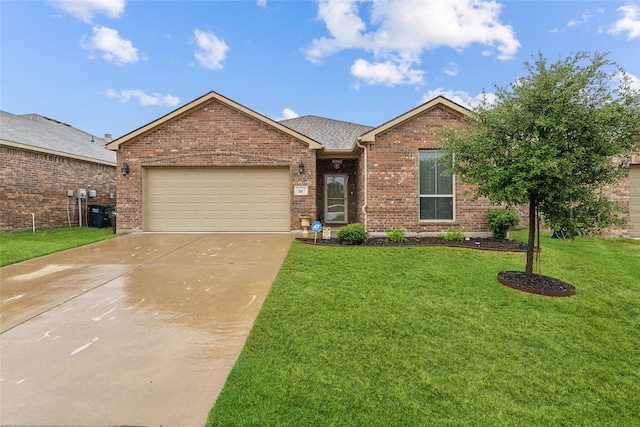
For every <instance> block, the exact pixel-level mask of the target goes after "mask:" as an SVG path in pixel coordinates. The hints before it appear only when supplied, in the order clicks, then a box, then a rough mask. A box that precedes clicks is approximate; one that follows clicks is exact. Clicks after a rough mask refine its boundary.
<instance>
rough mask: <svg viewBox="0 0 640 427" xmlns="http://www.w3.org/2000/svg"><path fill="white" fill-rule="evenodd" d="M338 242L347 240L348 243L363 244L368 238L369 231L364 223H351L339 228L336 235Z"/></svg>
mask: <svg viewBox="0 0 640 427" xmlns="http://www.w3.org/2000/svg"><path fill="white" fill-rule="evenodd" d="M336 237H337V238H338V242H347V244H348V245H361V244H363V243H364V242H365V241H366V240H367V237H368V236H367V232H366V231H365V229H364V225H362V224H359V223H355V224H349V225H345V226H344V227H342V228H341V229H340V230H338V234H337V236H336Z"/></svg>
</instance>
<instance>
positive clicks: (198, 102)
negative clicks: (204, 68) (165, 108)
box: [107, 91, 322, 150]
mask: <svg viewBox="0 0 640 427" xmlns="http://www.w3.org/2000/svg"><path fill="white" fill-rule="evenodd" d="M212 100H215V101H218V102H220V103H221V104H224V105H226V106H227V107H230V108H232V109H234V110H236V111H239V112H240V113H242V114H244V115H246V116H248V117H250V118H252V119H254V120H257V121H259V122H261V123H264V124H266V125H268V126H271V127H272V128H275V129H277V130H279V131H281V132H283V133H285V134H288V135H290V136H291V137H293V138H295V139H298V140H299V141H301V142H303V143H305V144H307V145H308V146H309V149H314V150H316V149H321V148H322V145H321V144H320V143H319V142H318V141H315V140H313V139H312V138H309V137H308V136H305V135H302V134H300V133H298V132H296V131H295V130H293V129H290V128H288V127H286V126H283V125H282V124H280V123H278V122H276V121H274V120H271V119H270V118H268V117H266V116H263V115H262V114H259V113H257V112H255V111H253V110H251V109H249V108H247V107H245V106H243V105H241V104H238V103H237V102H234V101H232V100H230V99H229V98H226V97H224V96H222V95H220V94H218V93H216V92H213V91H211V92H209V93H207V94H205V95H203V96H201V97H200V98H197V99H195V100H193V101H191V102H190V103H188V104H186V105H183V106H182V107H180V108H178V109H177V110H174V111H172V112H170V113H169V114H166V115H164V116H162V117H160V118H159V119H156V120H154V121H152V122H151V123H148V124H146V125H144V126H142V127H141V128H138V129H136V130H134V131H133V132H130V133H128V134H126V135H123V136H121V137H120V138H118V139H115V140H114V141H113V142H111V143H110V144H108V145H107V148H108V149H110V150H118V149H120V148H121V147H122V146H123V145H125V144H127V143H128V142H131V141H133V140H135V139H137V138H140V137H141V136H144V135H147V134H149V133H151V132H153V131H155V130H156V129H159V128H160V127H162V126H164V125H165V124H166V123H168V122H170V121H173V120H175V119H176V118H179V117H183V116H185V115H188V114H189V113H190V112H192V111H193V110H196V109H198V108H199V107H201V106H202V105H205V104H207V103H208V102H210V101H212Z"/></svg>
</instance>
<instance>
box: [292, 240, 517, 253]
mask: <svg viewBox="0 0 640 427" xmlns="http://www.w3.org/2000/svg"><path fill="white" fill-rule="evenodd" d="M407 239H408V240H409V241H408V242H402V243H396V242H392V241H391V240H389V239H388V238H387V237H369V238H368V239H367V241H366V242H365V243H364V245H363V246H449V247H461V248H471V249H484V250H492V251H509V252H525V251H526V250H527V247H526V245H525V244H524V243H522V242H517V241H515V240H507V239H494V238H492V237H481V238H480V237H479V238H469V240H461V241H447V240H444V239H442V238H440V237H407ZM297 240H299V241H301V242H303V243H310V244H314V242H313V238H298V239H297ZM315 244H317V245H329V246H347V245H346V244H345V243H339V242H338V241H337V240H336V239H329V240H322V239H317V241H316V243H315Z"/></svg>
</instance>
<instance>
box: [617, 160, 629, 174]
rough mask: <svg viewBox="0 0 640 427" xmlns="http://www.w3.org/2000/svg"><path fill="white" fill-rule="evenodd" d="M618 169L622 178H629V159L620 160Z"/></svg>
mask: <svg viewBox="0 0 640 427" xmlns="http://www.w3.org/2000/svg"><path fill="white" fill-rule="evenodd" d="M618 167H619V168H620V169H621V170H622V171H623V172H624V176H629V172H630V171H631V162H630V161H629V159H622V161H621V162H620V166H618Z"/></svg>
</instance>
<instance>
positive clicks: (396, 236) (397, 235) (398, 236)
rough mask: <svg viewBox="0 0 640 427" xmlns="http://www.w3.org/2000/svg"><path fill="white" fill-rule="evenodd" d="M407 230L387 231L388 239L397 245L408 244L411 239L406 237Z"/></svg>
mask: <svg viewBox="0 0 640 427" xmlns="http://www.w3.org/2000/svg"><path fill="white" fill-rule="evenodd" d="M404 233H405V230H391V231H387V237H389V240H391V241H392V242H395V243H402V242H408V241H409V239H407V237H406V236H405V235H404Z"/></svg>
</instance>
